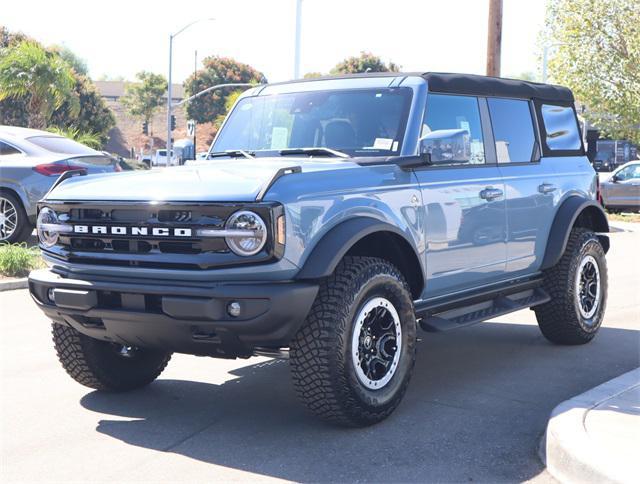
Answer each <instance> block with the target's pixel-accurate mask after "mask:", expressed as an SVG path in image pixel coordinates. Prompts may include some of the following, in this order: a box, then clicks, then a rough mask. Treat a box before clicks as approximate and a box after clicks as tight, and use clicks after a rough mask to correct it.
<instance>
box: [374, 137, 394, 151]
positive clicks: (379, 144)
mask: <svg viewBox="0 0 640 484" xmlns="http://www.w3.org/2000/svg"><path fill="white" fill-rule="evenodd" d="M392 145H393V140H392V139H391V138H376V139H375V141H374V142H373V149H374V150H390V149H391V146H392Z"/></svg>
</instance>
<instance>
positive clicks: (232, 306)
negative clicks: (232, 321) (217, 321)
mask: <svg viewBox="0 0 640 484" xmlns="http://www.w3.org/2000/svg"><path fill="white" fill-rule="evenodd" d="M240 309H241V307H240V303H239V302H238V301H232V302H230V303H229V304H227V313H229V316H232V317H234V318H237V317H238V316H240Z"/></svg>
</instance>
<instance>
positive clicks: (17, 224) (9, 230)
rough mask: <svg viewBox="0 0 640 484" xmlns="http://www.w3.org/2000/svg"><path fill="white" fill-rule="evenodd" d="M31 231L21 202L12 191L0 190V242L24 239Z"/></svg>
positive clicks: (13, 242) (15, 241) (31, 228)
mask: <svg viewBox="0 0 640 484" xmlns="http://www.w3.org/2000/svg"><path fill="white" fill-rule="evenodd" d="M31 232H33V226H32V225H31V223H29V218H28V217H27V213H26V212H25V210H24V207H23V206H22V202H21V201H20V199H18V197H16V196H15V195H14V194H13V193H11V192H8V191H6V190H0V244H15V243H19V242H24V241H26V240H27V239H28V238H29V236H30V235H31Z"/></svg>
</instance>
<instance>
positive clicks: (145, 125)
mask: <svg viewBox="0 0 640 484" xmlns="http://www.w3.org/2000/svg"><path fill="white" fill-rule="evenodd" d="M142 134H146V135H148V134H149V123H147V122H146V121H145V122H144V123H142Z"/></svg>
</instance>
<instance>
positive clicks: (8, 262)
mask: <svg viewBox="0 0 640 484" xmlns="http://www.w3.org/2000/svg"><path fill="white" fill-rule="evenodd" d="M42 266H43V261H42V259H41V258H40V251H39V249H38V248H36V247H27V245H26V244H24V243H22V244H11V245H9V244H7V245H2V246H0V274H2V275H3V276H8V277H23V276H26V275H27V274H28V273H29V271H30V270H32V269H37V268H38V267H42Z"/></svg>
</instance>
